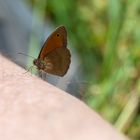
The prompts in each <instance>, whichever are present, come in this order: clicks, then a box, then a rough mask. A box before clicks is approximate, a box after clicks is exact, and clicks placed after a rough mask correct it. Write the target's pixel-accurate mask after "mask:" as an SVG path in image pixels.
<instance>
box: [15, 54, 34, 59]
mask: <svg viewBox="0 0 140 140" xmlns="http://www.w3.org/2000/svg"><path fill="white" fill-rule="evenodd" d="M18 54H22V55H24V56H28V57H31V58H33V59H36V58H35V57H33V56H31V55H28V54H25V53H18Z"/></svg>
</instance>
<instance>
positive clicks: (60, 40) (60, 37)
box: [38, 26, 67, 60]
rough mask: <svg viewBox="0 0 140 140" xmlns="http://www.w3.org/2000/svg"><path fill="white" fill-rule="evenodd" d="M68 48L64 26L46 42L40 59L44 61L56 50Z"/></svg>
mask: <svg viewBox="0 0 140 140" xmlns="http://www.w3.org/2000/svg"><path fill="white" fill-rule="evenodd" d="M66 46H67V31H66V28H65V27H64V26H60V27H58V28H57V29H56V30H55V31H54V32H53V33H52V34H51V35H50V36H49V37H48V39H47V40H46V41H45V43H44V45H43V47H42V49H41V51H40V54H39V56H38V59H40V60H44V58H45V56H46V55H47V54H48V53H50V52H51V51H53V50H54V49H56V48H60V47H66Z"/></svg>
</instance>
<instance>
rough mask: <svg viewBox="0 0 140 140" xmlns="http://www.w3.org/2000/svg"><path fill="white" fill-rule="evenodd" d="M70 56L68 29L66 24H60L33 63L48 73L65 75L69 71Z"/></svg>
mask: <svg viewBox="0 0 140 140" xmlns="http://www.w3.org/2000/svg"><path fill="white" fill-rule="evenodd" d="M70 58H71V55H70V51H69V50H68V49H67V31H66V28H65V27H64V26H60V27H58V28H57V29H56V30H55V31H54V32H53V33H52V34H51V35H50V36H49V37H48V39H47V40H46V41H45V43H44V45H43V47H42V49H41V51H40V54H39V56H38V58H37V59H34V61H33V64H34V65H36V66H37V68H38V69H39V70H43V71H45V72H46V73H50V74H54V75H58V76H64V75H65V74H66V73H67V71H68V68H69V65H70V62H71V59H70Z"/></svg>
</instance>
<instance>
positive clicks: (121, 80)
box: [30, 0, 140, 140]
mask: <svg viewBox="0 0 140 140" xmlns="http://www.w3.org/2000/svg"><path fill="white" fill-rule="evenodd" d="M35 1H39V0H30V3H31V4H32V5H34V3H35ZM43 3H44V0H43ZM43 7H44V6H43ZM45 11H46V12H45V13H46V18H47V20H50V21H52V22H53V24H55V25H57V26H58V25H61V24H63V25H65V26H66V27H67V30H68V34H69V40H70V42H71V44H72V46H74V48H75V49H76V50H77V52H78V54H79V56H80V58H81V63H82V66H83V69H84V72H85V76H86V79H87V81H89V82H90V83H91V84H89V85H88V87H87V92H86V93H84V96H83V100H84V101H85V102H86V103H87V104H88V105H89V106H90V107H92V108H94V109H96V110H97V111H98V112H100V114H101V115H102V116H104V118H106V119H107V120H109V121H110V122H111V123H112V124H114V125H115V127H117V128H118V129H119V130H120V131H122V132H124V133H125V134H127V135H128V136H129V137H130V138H132V139H133V140H140V102H139V101H140V100H139V99H140V80H139V76H140V1H139V0H88V1H84V0H71V1H69V0H59V1H58V0H46V10H45Z"/></svg>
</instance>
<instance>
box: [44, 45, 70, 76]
mask: <svg viewBox="0 0 140 140" xmlns="http://www.w3.org/2000/svg"><path fill="white" fill-rule="evenodd" d="M70 58H71V55H70V51H69V50H68V49H67V48H66V47H61V48H57V49H55V50H54V51H52V52H50V53H48V54H47V55H46V57H45V59H44V62H45V63H46V67H45V69H44V71H45V72H47V73H50V74H54V75H58V76H64V75H65V74H66V72H67V70H68V68H69V65H70V61H71V60H70Z"/></svg>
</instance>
